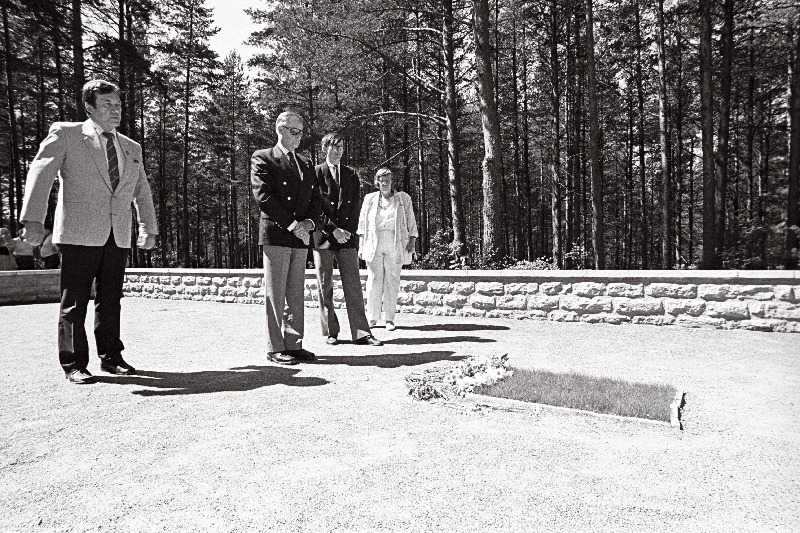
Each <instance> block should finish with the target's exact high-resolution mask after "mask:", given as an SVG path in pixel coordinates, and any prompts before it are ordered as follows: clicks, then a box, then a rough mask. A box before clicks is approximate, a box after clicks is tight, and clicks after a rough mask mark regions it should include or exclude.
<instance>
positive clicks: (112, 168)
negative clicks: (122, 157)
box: [103, 131, 119, 191]
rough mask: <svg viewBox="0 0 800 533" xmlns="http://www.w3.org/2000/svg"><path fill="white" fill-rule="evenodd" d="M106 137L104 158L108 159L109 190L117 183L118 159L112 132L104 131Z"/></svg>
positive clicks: (114, 187) (113, 189)
mask: <svg viewBox="0 0 800 533" xmlns="http://www.w3.org/2000/svg"><path fill="white" fill-rule="evenodd" d="M103 137H105V138H106V158H107V159H108V177H109V179H110V180H111V190H112V191H115V190H117V185H119V161H117V148H116V147H115V146H114V134H113V133H111V132H110V131H104V132H103Z"/></svg>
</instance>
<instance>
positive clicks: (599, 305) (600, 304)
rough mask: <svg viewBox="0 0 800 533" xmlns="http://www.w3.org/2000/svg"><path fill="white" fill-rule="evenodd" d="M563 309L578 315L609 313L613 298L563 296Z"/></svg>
mask: <svg viewBox="0 0 800 533" xmlns="http://www.w3.org/2000/svg"><path fill="white" fill-rule="evenodd" d="M561 309H562V310H564V311H575V312H576V313H603V312H606V313H609V312H611V298H584V297H582V296H562V297H561Z"/></svg>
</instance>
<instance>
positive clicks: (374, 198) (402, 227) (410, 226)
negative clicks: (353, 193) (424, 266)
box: [358, 191, 418, 265]
mask: <svg viewBox="0 0 800 533" xmlns="http://www.w3.org/2000/svg"><path fill="white" fill-rule="evenodd" d="M380 194H381V193H380V191H376V192H371V193H369V194H368V195H367V196H365V197H364V203H363V204H361V215H360V216H359V217H358V234H359V235H360V236H361V239H360V242H361V246H360V247H359V250H358V256H359V257H360V258H361V259H363V260H364V261H372V259H373V258H374V257H375V250H377V249H378V231H377V225H376V224H377V222H376V221H377V218H378V199H379V197H380ZM395 194H396V195H397V197H398V199H399V200H400V201H399V202H398V203H397V218H396V219H395V221H396V226H395V231H394V248H395V257H397V259H398V262H400V260H402V263H403V264H404V265H408V264H411V261H412V260H413V256H414V253H413V252H407V251H406V245H407V244H408V239H409V238H411V237H417V236H418V233H417V221H416V220H415V219H414V207H413V206H412V204H411V197H410V196H409V195H408V194H406V193H404V192H403V191H397V192H395Z"/></svg>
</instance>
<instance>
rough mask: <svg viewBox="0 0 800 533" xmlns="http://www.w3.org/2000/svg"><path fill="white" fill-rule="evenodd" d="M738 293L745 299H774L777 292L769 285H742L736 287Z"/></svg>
mask: <svg viewBox="0 0 800 533" xmlns="http://www.w3.org/2000/svg"><path fill="white" fill-rule="evenodd" d="M736 295H737V296H738V297H739V298H741V299H744V300H772V299H773V298H774V297H775V292H774V291H773V289H772V287H771V286H769V285H742V286H741V287H736Z"/></svg>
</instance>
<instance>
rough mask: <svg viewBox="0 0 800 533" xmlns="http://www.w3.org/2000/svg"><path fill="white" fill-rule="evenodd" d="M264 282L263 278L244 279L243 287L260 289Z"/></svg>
mask: <svg viewBox="0 0 800 533" xmlns="http://www.w3.org/2000/svg"><path fill="white" fill-rule="evenodd" d="M263 281H264V278H262V277H261V276H257V277H252V278H243V279H242V285H244V286H245V287H260V286H261V283H262V282H263Z"/></svg>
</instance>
